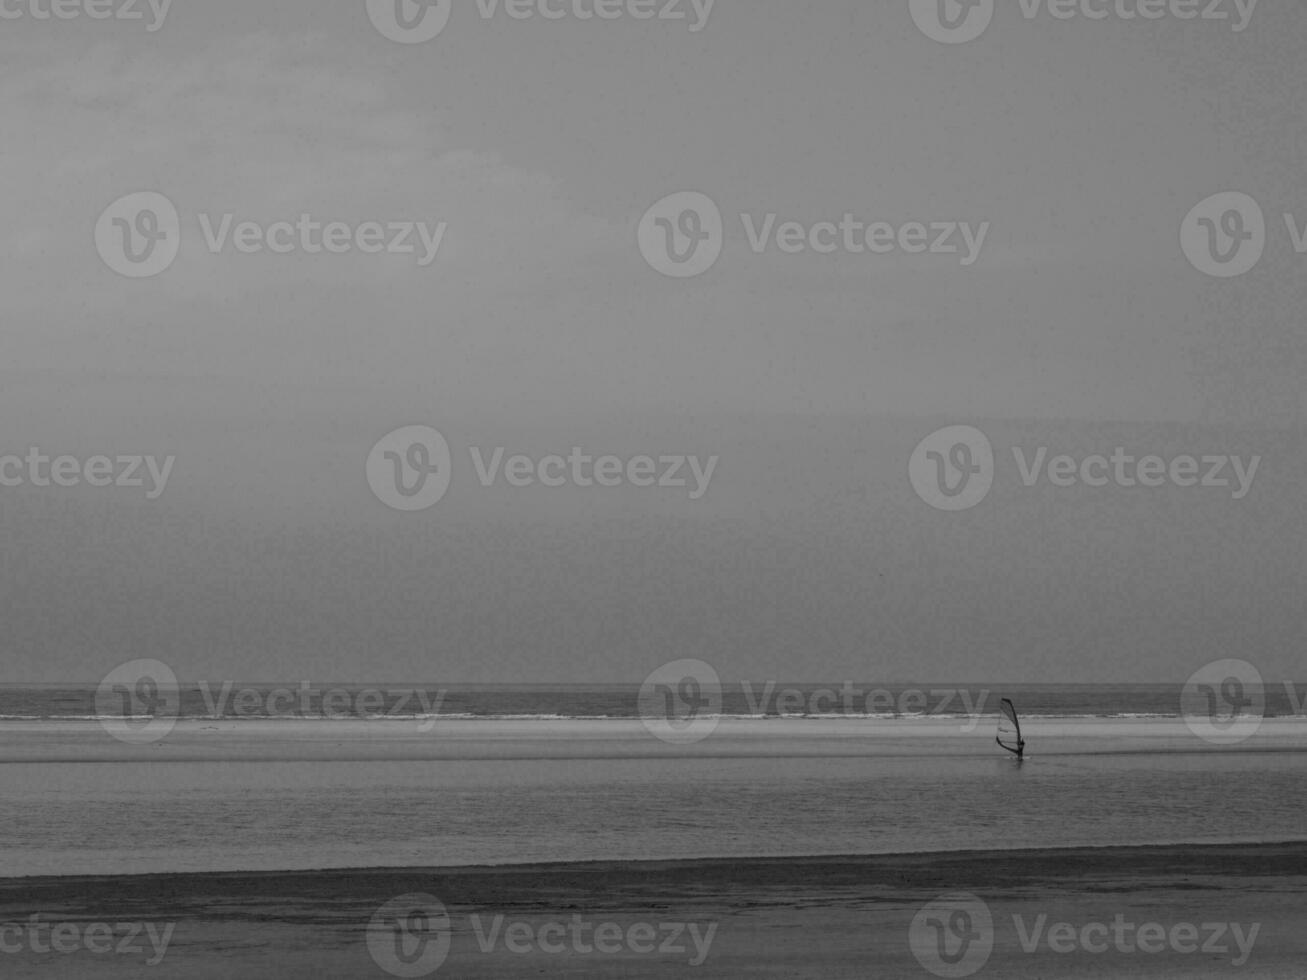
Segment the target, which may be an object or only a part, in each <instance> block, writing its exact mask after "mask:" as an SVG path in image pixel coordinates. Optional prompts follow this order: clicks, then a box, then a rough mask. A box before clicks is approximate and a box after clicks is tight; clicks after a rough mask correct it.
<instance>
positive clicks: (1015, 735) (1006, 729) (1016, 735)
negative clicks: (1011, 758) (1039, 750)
mask: <svg viewBox="0 0 1307 980" xmlns="http://www.w3.org/2000/svg"><path fill="white" fill-rule="evenodd" d="M994 741H995V742H997V743H998V744H999V745H1001V746H1003V748H1005V749H1007V750H1008V751H1009V752H1011V753H1012V754H1013V755H1015V756H1018V757H1020V755H1021V754H1022V753H1023V752H1024V751H1025V749H1026V742H1025V739H1023V738H1022V737H1021V721H1020V720H1019V719H1018V718H1017V709H1016V706H1015V705H1013V704H1012V702H1011V701H1010V700H1009V699H1008V698H1004V699H1003V700H1002V702H1001V703H1000V704H999V716H998V735H997V737H996V738H995V739H994Z"/></svg>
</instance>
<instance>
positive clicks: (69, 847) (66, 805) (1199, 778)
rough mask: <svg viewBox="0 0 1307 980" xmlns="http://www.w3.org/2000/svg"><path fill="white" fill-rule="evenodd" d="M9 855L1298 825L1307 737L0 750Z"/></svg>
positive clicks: (692, 852) (508, 855) (0, 856)
mask: <svg viewBox="0 0 1307 980" xmlns="http://www.w3.org/2000/svg"><path fill="white" fill-rule="evenodd" d="M0 778H3V780H4V788H5V789H4V793H3V795H2V796H0V842H2V843H0V876H12V875H33V874H98V873H126V872H148V871H182V870H241V869H291V868H312V867H327V866H336V867H363V866H407V865H458V864H493V863H506V862H525V861H549V860H589V859H600V858H658V857H688V856H713V855H721V856H729V855H753V854H773V855H781V854H817V853H857V852H864V853H865V852H892V851H904V850H934V849H965V848H989V847H1034V846H1041V845H1045V846H1054V845H1105V844H1123V843H1165V842H1176V841H1187V842H1188V841H1192V842H1208V841H1211V842H1217V841H1258V840H1289V839H1301V838H1303V837H1307V824H1305V823H1304V819H1303V814H1304V813H1307V755H1304V754H1302V753H1298V752H1287V753H1285V752H1281V753H1246V752H1220V751H1213V752H1197V753H1187V754H1167V753H1155V754H1154V753H1131V754H1120V755H1103V754H1092V753H1088V752H1087V753H1084V754H1081V753H1076V752H1067V753H1063V754H1058V755H1047V756H1036V757H1034V758H1031V759H1028V760H1027V761H1026V762H1025V763H1024V764H1023V765H1020V766H1018V765H1016V764H1015V763H1014V762H1013V761H1010V760H1009V759H1007V758H1002V757H993V758H990V757H987V756H977V755H974V754H968V755H958V754H951V753H950V750H949V748H948V743H945V742H941V744H940V748H939V753H938V754H936V755H931V756H928V757H914V758H893V757H890V758H884V757H881V758H865V759H863V758H841V759H821V758H817V759H811V758H809V759H793V758H730V759H726V758H703V759H668V758H663V759H630V760H595V759H585V760H567V759H557V760H532V761H514V760H505V761H495V762H485V761H475V762H473V761H448V762H394V763H376V762H367V763H359V762H321V763H313V764H305V763H250V762H190V763H172V764H169V763H117V764H86V763H74V764H62V765H50V764H40V763H24V764H10V765H0Z"/></svg>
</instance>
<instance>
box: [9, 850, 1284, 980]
mask: <svg viewBox="0 0 1307 980" xmlns="http://www.w3.org/2000/svg"><path fill="white" fill-rule="evenodd" d="M958 891H963V892H971V893H974V894H975V895H976V896H978V897H980V898H981V899H983V900H984V902H985V903H986V905H987V906H988V908H989V910H990V912H991V913H992V918H993V922H994V938H995V945H994V949H993V952H992V954H991V955H990V956H989V957H988V959H987V961H986V965H985V966H984V968H983V969H981V970H980V971H979V972H978V973H975V974H973V975H977V976H994V977H1061V976H1068V977H1070V976H1078V977H1084V976H1105V977H1106V976H1112V977H1132V976H1141V977H1142V976H1149V977H1155V976H1161V977H1188V978H1199V977H1208V976H1211V977H1217V976H1235V975H1237V976H1246V977H1259V978H1263V977H1264V978H1281V977H1283V978H1301V977H1303V976H1307V843H1303V844H1267V845H1221V846H1172V847H1138V848H1133V847H1132V848H1110V849H1074V850H1029V851H1007V852H958V853H945V854H920V855H887V856H859V857H813V858H752V859H729V860H720V859H716V860H697V861H675V862H596V863H592V864H566V865H562V864H560V865H531V866H512V867H500V868H458V869H366V870H347V871H315V872H289V873H267V872H260V873H215V874H178V875H148V876H122V877H87V878H26V879H0V923H14V922H19V923H25V922H26V921H27V920H28V918H29V916H31V915H32V914H34V913H40V915H41V919H42V921H44V922H66V923H73V924H76V925H77V926H78V927H79V928H80V929H85V927H86V926H87V925H89V924H91V923H106V924H109V925H115V924H117V923H151V924H157V925H158V927H159V928H160V930H161V929H162V928H163V926H164V924H168V923H175V931H174V932H173V933H172V936H171V940H170V942H169V945H168V947H167V951H166V953H165V955H164V956H163V959H162V961H161V962H160V963H159V965H157V966H153V967H151V966H147V965H146V962H147V960H149V959H152V958H154V954H153V951H152V950H151V949H150V943H149V940H148V938H147V934H144V933H143V934H142V936H141V938H140V939H139V940H138V944H139V945H140V946H141V947H142V949H143V951H142V952H140V953H137V954H135V955H133V954H129V953H123V954H118V953H105V954H95V953H92V952H88V951H86V950H85V949H83V950H81V951H79V952H77V953H70V954H60V953H57V952H50V953H40V952H36V951H33V950H31V949H26V948H25V949H24V950H23V951H21V952H18V953H0V975H2V976H4V977H6V978H8V977H14V978H16V980H21V978H26V977H29V976H30V977H36V976H44V977H49V976H59V977H64V976H66V977H82V976H86V977H143V976H160V977H200V978H208V977H214V978H217V977H223V978H229V977H239V978H241V980H259V978H263V977H268V978H273V977H276V978H297V977H304V978H314V980H323V978H330V977H342V978H344V977H350V978H362V977H386V976H389V975H393V974H387V973H386V972H384V971H383V970H381V969H380V968H379V967H378V966H377V965H376V964H375V963H374V962H373V960H372V958H371V957H370V955H369V953H368V948H367V944H366V936H367V932H366V925H367V923H368V921H369V919H370V918H371V917H372V914H373V912H374V911H375V910H376V909H377V908H378V907H379V906H381V905H382V904H383V903H385V902H387V901H389V900H391V899H393V898H395V897H397V896H401V895H405V894H410V893H427V894H431V895H434V896H436V897H438V898H439V899H440V900H441V901H442V902H443V903H444V905H445V906H446V907H447V908H448V910H449V914H450V920H451V927H452V940H451V943H452V945H451V949H450V953H449V956H448V959H447V960H446V961H445V963H444V965H443V966H442V968H441V969H440V970H439V971H438V973H436V974H430V975H435V976H442V977H517V976H562V975H566V976H578V977H677V976H683V975H685V974H687V973H693V974H697V975H700V976H709V977H876V976H887V977H898V976H902V977H927V978H929V977H931V976H932V975H933V974H931V973H929V972H927V970H926V969H925V968H924V967H923V966H922V965H921V963H920V962H919V961H918V959H917V957H916V956H914V954H913V950H912V948H911V946H910V943H909V935H910V926H911V923H912V921H913V917H914V916H915V915H916V914H917V912H918V911H919V910H920V909H921V907H922V906H923V905H925V904H926V903H929V902H931V901H933V900H935V899H936V898H937V897H938V896H939V895H940V894H941V893H948V892H958ZM497 915H502V916H504V920H503V923H504V924H503V926H502V927H501V929H500V932H499V934H498V939H497V941H496V943H495V948H494V949H493V951H491V952H484V951H482V949H481V948H480V942H481V941H484V937H485V935H486V934H487V932H488V931H489V930H490V929H492V928H493V926H494V922H495V917H496V916H497ZM1040 915H1045V916H1047V920H1046V921H1047V923H1048V925H1050V926H1051V925H1052V924H1054V923H1056V922H1059V921H1066V922H1070V923H1072V925H1074V926H1075V927H1076V928H1077V930H1079V929H1081V928H1082V927H1083V926H1084V925H1086V924H1089V923H1094V922H1103V923H1108V924H1110V923H1112V921H1113V919H1114V917H1116V916H1118V915H1120V916H1122V917H1123V918H1124V919H1125V920H1126V921H1127V922H1129V923H1133V924H1135V925H1138V924H1142V923H1147V922H1156V923H1159V924H1161V925H1162V926H1164V927H1166V928H1167V929H1168V930H1170V929H1172V928H1174V927H1175V926H1176V925H1182V926H1183V924H1184V923H1192V924H1194V925H1195V926H1198V927H1201V926H1203V925H1204V924H1216V923H1228V924H1235V923H1237V924H1239V925H1240V926H1241V927H1243V929H1244V930H1245V936H1246V935H1247V934H1248V933H1247V930H1248V929H1250V928H1251V927H1252V926H1253V925H1257V926H1258V932H1257V933H1256V939H1255V944H1254V945H1253V946H1252V947H1251V951H1250V953H1249V955H1248V956H1247V959H1246V962H1244V963H1241V964H1238V965H1236V964H1235V962H1234V961H1235V960H1236V959H1238V958H1239V955H1240V954H1239V950H1238V948H1237V946H1236V943H1235V941H1234V939H1233V938H1232V936H1231V935H1230V934H1228V933H1227V934H1226V935H1225V936H1224V937H1223V945H1224V946H1225V950H1224V951H1223V952H1217V951H1215V950H1209V951H1206V952H1204V951H1201V950H1200V951H1196V952H1192V953H1186V952H1182V951H1176V950H1174V949H1170V948H1168V949H1166V950H1164V951H1162V952H1159V953H1147V952H1141V951H1139V950H1137V949H1135V950H1133V951H1123V950H1121V949H1118V948H1110V949H1108V950H1106V951H1105V952H1100V953H1096V952H1093V951H1090V950H1086V949H1083V948H1078V949H1076V950H1075V951H1073V952H1069V953H1058V952H1055V951H1054V950H1053V949H1051V948H1050V947H1049V943H1048V942H1047V937H1045V939H1044V940H1043V941H1042V942H1041V943H1040V945H1039V949H1038V950H1037V951H1035V952H1032V953H1028V952H1025V951H1024V950H1023V949H1022V944H1021V940H1022V934H1021V930H1020V928H1019V927H1018V922H1019V923H1020V925H1021V926H1022V927H1030V928H1033V927H1034V926H1035V925H1036V924H1037V923H1038V921H1039V916H1040ZM474 916H476V917H477V918H476V919H474V918H473V917H474ZM574 916H579V917H580V920H581V923H582V925H581V927H580V929H581V933H580V935H581V937H582V938H581V940H580V942H579V943H573V942H572V939H571V938H570V937H571V936H572V935H575V933H569V935H568V936H564V935H563V934H562V933H561V932H560V930H562V929H573V928H574V921H575V920H574V918H573V917H574ZM1018 917H1019V919H1018ZM512 922H519V923H526V925H519V926H518V931H519V933H520V934H523V935H524V934H525V931H526V930H527V929H528V926H529V929H530V931H531V932H532V934H533V935H537V936H538V930H539V929H540V928H541V927H542V926H548V925H549V924H550V923H559V924H560V925H558V926H556V927H554V929H553V930H552V931H550V932H547V933H546V934H545V935H546V936H547V937H548V940H549V942H550V943H551V944H553V945H557V944H558V943H560V942H561V943H562V944H563V945H565V946H567V947H568V948H567V951H565V952H547V951H545V950H542V949H541V948H539V946H538V944H537V945H536V946H535V948H533V949H532V951H531V952H525V953H518V952H513V951H512V950H511V949H510V948H509V947H508V945H507V944H506V943H505V938H504V934H503V928H505V927H507V925H508V924H509V923H512ZM603 923H612V924H614V925H612V926H610V927H609V929H610V932H612V931H614V930H620V932H621V934H622V936H623V937H624V938H623V940H621V941H620V942H619V945H624V946H629V945H634V946H635V947H639V946H642V945H645V943H644V941H643V940H642V939H640V938H637V941H636V942H635V943H634V944H629V943H627V942H626V939H625V937H627V936H629V935H630V932H629V930H630V929H631V928H632V926H635V927H636V932H635V935H636V936H637V937H642V936H644V935H645V934H644V933H643V932H641V928H642V924H648V927H649V929H651V930H653V931H654V933H655V937H654V938H653V941H654V942H655V943H656V944H658V945H662V944H663V943H666V944H667V945H668V946H676V947H678V950H670V949H669V950H667V951H661V950H655V951H653V952H642V951H641V950H640V949H638V948H634V949H633V948H624V949H623V951H622V952H614V953H604V952H601V951H597V950H596V951H590V952H586V951H585V949H586V947H592V946H593V945H594V942H593V941H594V929H595V927H596V926H598V925H601V924H603ZM691 924H693V925H694V926H695V927H697V928H698V929H699V930H700V937H701V940H702V937H703V936H704V935H706V931H707V929H708V928H709V927H710V926H713V925H715V926H716V930H715V932H714V933H713V934H712V942H711V946H710V947H709V948H708V950H707V956H706V959H705V960H704V962H703V963H702V965H700V966H697V967H694V966H691V965H690V961H691V960H693V959H694V958H696V948H695V944H694V943H693V942H692V940H691V937H690V933H689V931H688V928H687V929H686V930H685V931H682V932H681V933H680V935H679V936H678V937H677V938H676V939H674V940H669V939H668V936H669V935H670V933H671V931H672V930H673V929H675V928H676V927H677V926H686V927H688V926H689V925H691ZM478 927H480V929H481V935H480V936H479V935H478ZM664 927H665V928H664ZM45 934H46V936H47V937H48V935H49V930H48V929H47V930H46V933H45ZM116 935H117V936H118V937H121V936H122V935H123V933H122V931H121V930H118V931H117V932H116ZM7 939H8V942H9V944H10V945H12V944H14V943H15V942H16V941H17V939H18V937H17V934H16V933H14V932H12V931H11V932H10V933H8V935H7ZM1208 940H1210V932H1203V933H1202V938H1201V939H1200V942H1204V941H1208ZM1131 942H1133V937H1132V939H1131ZM1211 944H1212V945H1216V944H1217V943H1216V941H1215V940H1212V941H1211ZM528 945H531V944H530V943H528Z"/></svg>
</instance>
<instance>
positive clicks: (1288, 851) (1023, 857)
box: [0, 838, 1307, 907]
mask: <svg viewBox="0 0 1307 980" xmlns="http://www.w3.org/2000/svg"><path fill="white" fill-rule="evenodd" d="M1249 851H1275V852H1280V853H1283V854H1285V855H1288V856H1290V857H1292V858H1294V859H1295V860H1300V861H1301V862H1302V863H1301V865H1298V864H1294V865H1293V867H1295V868H1299V867H1300V868H1301V873H1303V874H1307V838H1302V839H1298V840H1284V841H1226V842H1219V843H1211V842H1191V841H1175V842H1170V843H1164V844H1157V843H1147V844H1110V845H1103V846H1076V847H1029V848H1027V847H1012V848H973V849H959V850H923V851H892V852H884V853H861V854H835V853H830V854H826V853H816V854H781V855H745V856H729V855H727V856H722V855H718V856H700V857H680V858H629V859H628V858H596V859H594V860H587V861H530V862H520V863H519V862H509V863H504V864H458V865H394V866H391V865H371V866H359V867H339V868H336V867H322V868H285V869H281V868H273V869H260V870H237V871H163V872H144V873H141V874H96V875H76V874H73V875H14V876H6V875H0V907H2V906H3V904H4V901H3V899H4V892H5V891H6V890H7V888H8V887H9V886H11V885H14V886H16V885H20V884H23V885H28V886H40V885H43V884H47V883H49V884H54V883H58V884H60V885H72V884H77V885H79V886H88V885H89V886H94V885H95V884H96V883H115V884H117V883H122V882H140V883H143V884H145V883H151V882H160V883H162V882H176V881H179V880H186V881H202V880H221V879H227V880H231V881H241V880H249V881H257V880H260V879H270V878H278V879H286V878H296V879H303V880H304V881H306V882H312V881H313V880H314V879H321V878H338V877H358V878H363V877H377V876H395V877H411V876H415V875H432V876H447V877H471V876H476V875H485V876H502V875H505V874H522V875H549V874H567V873H576V874H582V873H592V872H605V873H608V872H616V871H627V872H639V871H650V872H654V871H657V872H670V873H675V872H678V871H685V870H689V869H703V870H707V869H713V868H717V869H721V868H735V869H738V868H740V867H748V868H766V867H800V866H801V867H805V868H810V867H812V866H813V865H826V864H831V865H836V864H838V865H839V866H842V867H849V868H867V869H874V868H875V867H877V866H879V865H894V864H897V863H903V864H911V863H928V862H939V863H946V864H950V865H953V866H963V867H966V866H972V865H975V866H981V865H985V864H989V863H995V862H1002V861H1006V862H1015V863H1017V864H1018V865H1030V866H1033V865H1043V864H1046V863H1049V862H1052V861H1054V860H1071V861H1075V860H1077V859H1085V860H1093V861H1094V862H1095V867H1098V868H1102V867H1107V866H1112V865H1113V864H1114V863H1119V862H1123V861H1125V860H1126V859H1128V858H1159V859H1160V858H1176V857H1185V858H1189V859H1192V860H1195V861H1197V860H1200V859H1204V858H1206V859H1210V858H1213V857H1216V856H1217V855H1218V854H1220V853H1221V852H1238V853H1239V854H1240V855H1242V856H1243V857H1245V858H1246V857H1248V856H1250V855H1248V854H1247V852H1249ZM1241 868H1246V865H1241ZM1285 873H1289V872H1285ZM1293 873H1297V872H1296V871H1295V872H1293Z"/></svg>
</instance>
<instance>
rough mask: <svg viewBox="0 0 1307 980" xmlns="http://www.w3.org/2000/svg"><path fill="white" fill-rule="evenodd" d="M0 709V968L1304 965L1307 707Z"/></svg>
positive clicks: (1278, 974)
mask: <svg viewBox="0 0 1307 980" xmlns="http://www.w3.org/2000/svg"><path fill="white" fill-rule="evenodd" d="M993 724H994V723H993V721H992V720H989V719H981V718H973V717H968V716H954V717H921V718H896V719H882V718H845V717H767V718H738V717H729V718H727V717H724V718H721V719H718V720H717V723H716V725H715V727H714V728H713V730H712V731H711V732H710V733H709V734H708V735H707V736H706V737H704V738H702V739H699V740H696V741H693V742H684V743H677V742H674V741H668V740H666V739H662V738H657V737H654V736H653V735H652V734H651V732H650V731H649V730H648V729H647V728H646V726H645V725H644V724H643V722H642V721H641V720H640V719H633V718H607V719H595V718H570V719H558V718H481V719H467V718H429V719H428V718H423V719H417V718H414V719H406V720H398V719H388V720H376V719H373V720H364V719H358V720H326V719H297V720H289V719H268V718H261V719H259V718H256V719H230V718H224V719H205V718H182V719H178V720H176V722H175V724H173V725H172V727H171V728H170V729H169V730H168V731H167V732H166V733H164V734H163V735H161V736H160V737H159V738H158V739H157V740H155V741H149V742H141V743H133V742H129V741H124V740H122V739H120V738H114V737H112V736H111V735H110V734H108V732H107V731H106V730H105V728H104V727H103V726H102V725H101V724H100V723H99V722H97V721H93V720H87V719H78V718H49V719H44V720H41V721H22V720H8V721H4V722H3V723H0V735H3V738H0V745H2V746H3V749H0V772H2V773H3V775H4V777H5V786H6V793H5V794H4V795H3V796H2V797H0V826H3V827H5V828H6V839H7V845H8V846H6V847H5V848H4V849H3V850H0V976H3V977H5V978H6V980H7V978H9V977H14V978H28V977H33V978H35V977H49V976H67V977H78V978H80V977H106V978H124V980H125V978H133V980H136V978H139V977H142V976H150V975H158V976H169V977H171V976H177V977H187V978H189V977H198V978H202V980H203V978H215V980H216V978H219V977H222V978H227V977H231V976H239V977H242V978H248V980H257V978H262V977H269V978H273V977H276V978H282V977H290V978H296V977H304V978H313V980H322V978H330V977H342V978H343V977H350V978H356V977H381V978H384V977H388V976H453V977H474V978H476V977H522V976H576V977H612V976H618V977H649V978H656V977H679V976H684V975H687V974H698V975H703V976H711V977H823V978H825V977H837V978H838V977H867V976H876V977H925V978H929V977H934V976H939V977H961V976H994V977H1016V978H1032V980H1033V978H1048V977H1063V976H1066V977H1086V976H1111V977H1134V976H1140V977H1142V976H1148V977H1158V976H1161V977H1176V978H1179V977H1184V978H1202V977H1218V976H1230V975H1232V974H1237V975H1243V976H1248V977H1259V978H1260V977H1268V978H1289V977H1295V978H1296V977H1301V975H1302V964H1303V963H1304V962H1307V933H1305V932H1304V930H1302V929H1301V923H1302V922H1303V921H1305V920H1307V843H1295V842H1296V841H1300V840H1301V838H1302V829H1303V825H1302V813H1303V812H1304V807H1307V784H1304V782H1303V780H1302V778H1301V777H1302V771H1303V767H1302V760H1303V758H1304V750H1305V749H1307V729H1304V726H1303V724H1302V721H1301V719H1300V718H1298V717H1288V718H1267V719H1264V720H1262V722H1261V723H1260V724H1259V726H1258V727H1257V730H1256V731H1255V732H1252V733H1250V734H1249V736H1248V737H1247V738H1245V739H1243V740H1241V741H1239V742H1237V743H1232V744H1214V743H1213V742H1211V741H1210V740H1207V739H1204V738H1202V737H1199V736H1198V735H1196V734H1195V732H1194V731H1193V730H1192V729H1191V728H1190V727H1189V726H1188V725H1187V724H1186V721H1185V720H1184V719H1180V718H1120V717H1118V718H1095V717H1084V716H1078V717H1064V718H1049V717H1044V718H1035V719H1031V720H1030V721H1029V722H1028V724H1027V726H1026V729H1025V731H1026V737H1027V739H1028V740H1029V742H1030V745H1031V747H1032V748H1031V751H1030V753H1029V754H1028V756H1027V758H1026V759H1025V760H1024V761H1023V762H1018V761H1017V760H1015V759H1014V758H1012V757H1010V756H1008V755H1006V754H1004V753H1001V752H999V751H997V750H996V747H995V746H994V744H993Z"/></svg>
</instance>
